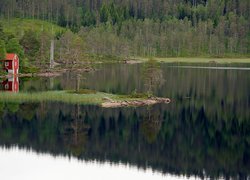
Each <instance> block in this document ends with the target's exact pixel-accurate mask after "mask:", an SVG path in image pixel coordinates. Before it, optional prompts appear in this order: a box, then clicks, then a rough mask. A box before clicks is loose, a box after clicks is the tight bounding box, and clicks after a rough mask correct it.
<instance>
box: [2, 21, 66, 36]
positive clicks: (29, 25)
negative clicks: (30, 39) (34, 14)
mask: <svg viewBox="0 0 250 180" xmlns="http://www.w3.org/2000/svg"><path fill="white" fill-rule="evenodd" d="M0 23H1V24H2V25H3V29H4V31H5V32H8V33H12V34H14V35H16V36H17V37H20V36H21V35H22V34H23V33H24V32H25V31H27V30H33V31H35V32H38V33H39V32H41V31H42V29H43V30H44V31H47V32H49V33H52V31H53V33H60V32H63V31H65V30H66V29H65V28H62V27H60V26H58V25H55V24H53V23H49V22H46V21H42V20H37V19H21V18H13V19H10V20H8V19H0Z"/></svg>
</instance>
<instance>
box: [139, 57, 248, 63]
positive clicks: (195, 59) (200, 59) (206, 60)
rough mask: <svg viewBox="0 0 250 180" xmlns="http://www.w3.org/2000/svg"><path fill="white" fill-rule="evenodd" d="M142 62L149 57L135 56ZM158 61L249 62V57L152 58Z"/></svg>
mask: <svg viewBox="0 0 250 180" xmlns="http://www.w3.org/2000/svg"><path fill="white" fill-rule="evenodd" d="M136 59H138V60H140V61H142V62H146V61H147V60H148V59H149V58H136ZM154 59H155V60H156V61H158V62H164V63H176V62H180V63H219V64H227V63H250V58H198V57H195V58H182V57H178V58H154Z"/></svg>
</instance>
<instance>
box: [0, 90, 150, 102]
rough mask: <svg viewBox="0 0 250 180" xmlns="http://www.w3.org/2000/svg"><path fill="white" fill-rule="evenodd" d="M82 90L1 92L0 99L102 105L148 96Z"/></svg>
mask: <svg viewBox="0 0 250 180" xmlns="http://www.w3.org/2000/svg"><path fill="white" fill-rule="evenodd" d="M85 92H86V93H84V92H83V91H81V93H75V92H74V91H46V92H37V93H26V92H20V93H10V92H1V93H0V101H3V102H17V103H24V102H62V103H70V104H89V105H101V104H102V103H104V102H106V101H107V99H108V100H113V101H134V100H143V99H146V97H143V96H138V97H136V96H135V97H133V96H131V95H115V94H108V93H103V92H95V91H93V92H92V91H85Z"/></svg>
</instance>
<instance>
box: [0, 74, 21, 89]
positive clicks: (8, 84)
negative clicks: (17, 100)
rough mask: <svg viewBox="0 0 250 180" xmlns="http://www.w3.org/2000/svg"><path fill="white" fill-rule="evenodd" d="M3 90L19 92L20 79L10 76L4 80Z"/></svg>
mask: <svg viewBox="0 0 250 180" xmlns="http://www.w3.org/2000/svg"><path fill="white" fill-rule="evenodd" d="M2 90H3V91H9V92H18V91H19V81H18V77H16V76H15V77H10V78H8V79H6V80H5V81H3V82H2Z"/></svg>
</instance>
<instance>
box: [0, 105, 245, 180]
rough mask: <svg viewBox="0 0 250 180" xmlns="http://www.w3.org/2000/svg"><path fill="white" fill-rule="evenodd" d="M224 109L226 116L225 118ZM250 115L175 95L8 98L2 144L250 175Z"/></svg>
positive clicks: (0, 116)
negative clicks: (133, 103) (116, 103)
mask: <svg viewBox="0 0 250 180" xmlns="http://www.w3.org/2000/svg"><path fill="white" fill-rule="evenodd" d="M223 117H224V118H223ZM249 139H250V122H249V115H246V114H241V115H240V116H237V117H236V116H234V115H233V114H230V113H229V112H223V114H220V112H218V110H216V109H213V110H211V109H205V108H204V106H203V105H202V104H201V105H199V104H198V103H197V104H193V103H192V102H190V101H189V102H181V101H179V102H175V103H174V104H170V105H163V104H160V105H156V106H152V107H142V108H118V109H102V108H100V107H98V106H80V105H67V104H61V103H39V104H37V103H35V104H30V103H28V104H27V103H24V104H17V103H12V104H10V103H8V104H7V103H3V102H2V103H0V144H1V146H2V147H3V146H4V147H12V146H14V145H18V147H21V148H27V149H30V148H31V149H32V150H34V151H37V152H43V153H50V154H52V155H55V156H58V155H64V156H73V157H75V158H77V159H79V160H87V161H93V160H96V161H99V162H107V161H108V162H112V163H120V162H122V163H124V164H130V165H134V166H137V167H139V168H148V167H150V168H152V169H153V170H156V171H159V172H162V173H164V174H165V173H171V174H176V175H185V176H191V175H194V176H199V177H202V178H204V177H213V178H214V177H221V176H223V177H240V178H246V177H249V174H250V172H249V169H250V158H249V157H250V150H249V149H250V148H249V145H250V142H249Z"/></svg>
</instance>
